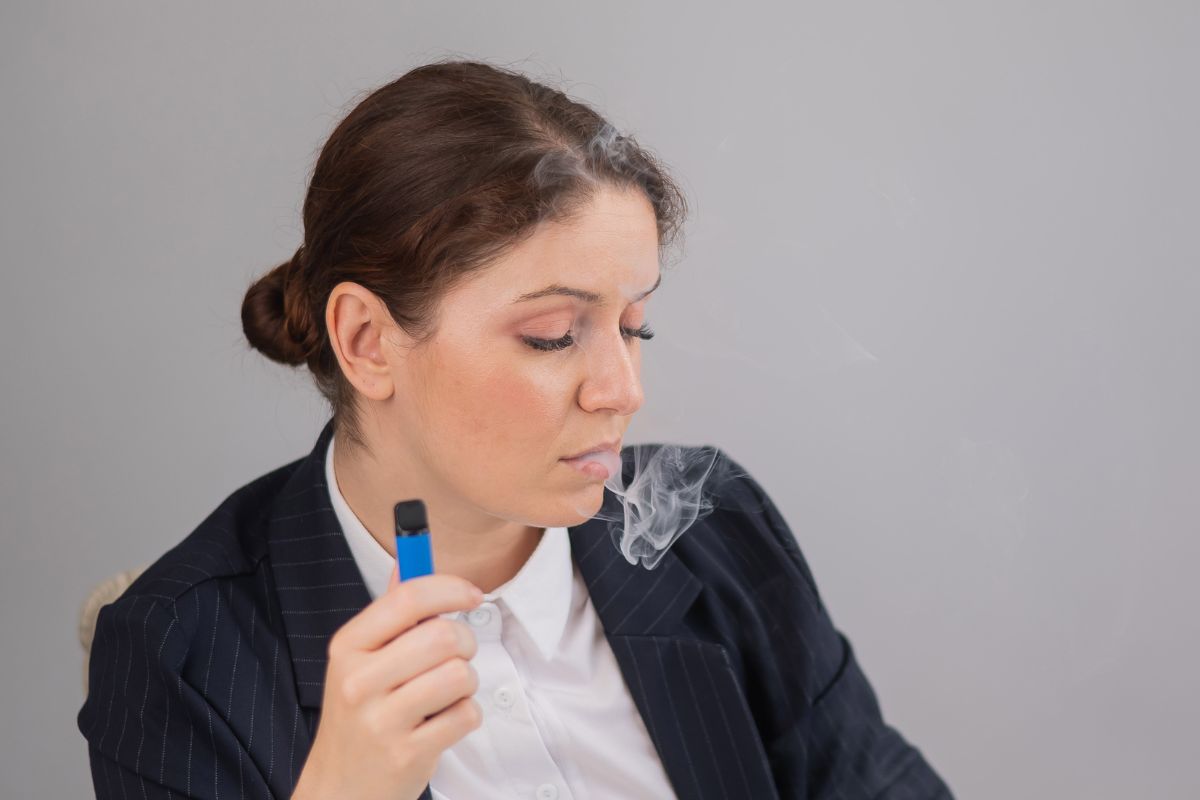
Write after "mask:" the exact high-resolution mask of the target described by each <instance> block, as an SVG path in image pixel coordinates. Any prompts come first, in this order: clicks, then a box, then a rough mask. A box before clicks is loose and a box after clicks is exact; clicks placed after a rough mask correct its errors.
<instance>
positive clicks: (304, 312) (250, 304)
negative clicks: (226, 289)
mask: <svg viewBox="0 0 1200 800" xmlns="http://www.w3.org/2000/svg"><path fill="white" fill-rule="evenodd" d="M303 256H304V247H303V245H301V247H300V248H299V249H297V250H296V254H295V255H294V256H292V257H291V258H290V259H288V260H287V261H284V262H283V263H282V264H280V265H278V266H277V267H275V268H274V269H272V270H271V271H270V272H268V273H267V274H266V275H263V276H262V277H261V278H259V279H258V280H257V281H255V282H254V283H253V284H251V286H250V288H249V289H248V290H247V291H246V297H245V298H244V299H243V300H242V331H243V333H245V335H246V339H247V340H248V341H249V342H250V345H251V346H252V347H254V349H256V350H258V351H260V352H261V353H263V355H265V356H266V357H267V358H269V359H271V360H272V361H278V362H279V363H281V364H288V365H291V366H296V365H299V364H303V363H305V362H306V361H308V360H309V358H311V357H312V355H313V353H315V352H316V351H317V349H318V347H319V346H320V344H321V339H320V331H319V330H318V329H317V327H316V325H315V324H314V321H313V314H312V309H311V307H310V306H311V304H310V302H309V296H308V290H307V286H306V285H305V282H304V268H303V267H304V265H303Z"/></svg>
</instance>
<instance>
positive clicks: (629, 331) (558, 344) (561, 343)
mask: <svg viewBox="0 0 1200 800" xmlns="http://www.w3.org/2000/svg"><path fill="white" fill-rule="evenodd" d="M621 335H622V336H624V337H625V338H627V339H633V338H635V337H636V338H638V339H653V338H654V331H652V330H650V328H649V327H647V326H646V325H644V324H643V325H642V327H640V328H624V327H623V328H621ZM521 338H522V339H523V340H524V341H525V344H527V345H529V346H530V347H532V348H533V349H534V350H541V351H544V352H550V351H553V350H563V349H565V348H567V347H570V346H571V345H573V344H575V337H574V336H572V335H571V334H570V333H568V334H567V335H566V336H564V337H562V338H561V339H535V338H534V337H532V336H522V337H521Z"/></svg>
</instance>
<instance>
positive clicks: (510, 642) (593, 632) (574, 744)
mask: <svg viewBox="0 0 1200 800" xmlns="http://www.w3.org/2000/svg"><path fill="white" fill-rule="evenodd" d="M335 440H336V437H333V438H331V439H330V444H329V448H328V450H327V452H326V456H325V478H326V481H327V482H328V484H329V494H330V500H331V501H332V503H333V508H334V511H335V512H336V513H337V517H338V521H339V523H340V524H341V527H342V531H343V532H344V533H345V536H346V543H347V544H348V545H349V546H350V552H351V554H352V555H353V556H354V560H355V562H356V563H357V565H358V568H359V571H360V572H361V573H362V576H363V581H364V583H366V586H367V592H368V593H369V594H370V596H371V598H372V599H374V598H376V597H378V596H379V595H381V594H383V593H384V592H385V591H386V590H387V585H388V580H389V578H390V577H391V572H392V570H393V568H394V567H393V565H394V564H395V562H394V560H393V558H392V556H391V555H390V554H389V553H388V552H387V550H385V549H384V548H383V546H382V545H380V544H379V542H377V541H376V540H375V538H374V537H373V536H371V534H370V532H369V531H367V529H366V527H365V526H364V525H363V524H362V522H361V521H360V520H359V519H358V517H357V516H355V515H354V512H353V511H351V509H350V506H349V505H348V504H347V503H346V499H345V498H344V497H343V496H342V493H341V490H340V489H339V488H338V484H337V480H336V479H335V477H334V471H333V447H334V441H335ZM433 535H436V533H434V534H433ZM436 566H437V565H436V564H435V565H434V567H435V569H436ZM440 616H443V617H451V618H454V619H462V620H464V621H465V622H466V623H467V624H468V625H470V627H471V629H472V630H473V631H474V633H475V638H476V641H477V642H478V645H479V647H478V650H477V651H476V653H475V656H474V658H472V659H471V663H472V664H473V665H474V667H475V670H476V672H477V673H478V675H479V690H478V691H477V692H476V693H475V699H476V700H477V701H478V702H479V704H480V705H481V706H482V708H483V725H481V726H480V727H479V728H477V729H476V730H473V731H471V732H470V733H469V734H467V735H466V736H465V737H463V738H462V739H460V740H459V741H458V742H456V743H455V744H454V745H453V746H451V747H450V748H449V749H447V750H445V751H443V753H442V756H441V758H440V759H439V760H438V766H437V770H436V771H435V772H434V775H433V777H432V778H431V780H430V781H429V785H430V790H431V793H432V795H433V798H434V800H500V799H501V798H503V800H517V799H518V798H519V799H520V800H633V799H634V798H648V799H649V798H653V800H662V799H663V798H673V797H675V793H674V791H673V790H672V788H671V784H670V782H669V780H668V778H667V775H666V772H665V771H664V770H663V766H662V762H661V761H660V760H659V756H658V753H657V751H656V750H655V749H654V743H653V742H652V741H651V739H650V735H649V734H648V733H647V731H646V726H645V723H644V722H643V720H642V716H641V714H640V713H639V712H638V710H637V706H636V705H635V704H634V702H633V698H632V696H630V694H629V689H628V687H627V686H626V685H625V680H624V678H623V677H622V675H621V670H620V667H619V666H618V664H617V661H616V658H615V657H614V656H613V653H612V648H611V647H609V644H608V640H607V639H606V638H605V635H604V629H603V627H602V625H601V623H600V619H599V617H598V616H597V615H596V611H595V608H594V607H593V606H592V602H591V597H590V596H589V594H588V591H587V585H586V584H585V583H584V582H583V577H582V576H581V575H580V574H579V569H578V568H577V567H576V566H575V562H574V560H573V559H572V558H571V547H570V541H569V539H568V532H567V529H566V528H546V530H545V532H544V533H543V534H542V538H541V541H540V542H539V543H538V546H537V548H536V549H535V550H534V551H533V554H532V555H530V557H529V559H528V560H527V561H526V562H525V564H524V565H522V567H521V569H520V570H519V571H518V572H517V574H516V575H514V576H513V577H512V579H511V580H509V581H508V582H507V583H505V584H504V585H502V586H500V587H499V588H497V589H496V590H495V591H493V592H490V593H487V594H485V595H484V600H483V602H482V603H480V604H479V606H478V607H477V608H475V609H473V610H472V611H471V612H470V613H467V614H464V613H462V612H448V613H445V614H441V615H440Z"/></svg>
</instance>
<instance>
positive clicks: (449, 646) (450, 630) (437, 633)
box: [433, 619, 459, 653]
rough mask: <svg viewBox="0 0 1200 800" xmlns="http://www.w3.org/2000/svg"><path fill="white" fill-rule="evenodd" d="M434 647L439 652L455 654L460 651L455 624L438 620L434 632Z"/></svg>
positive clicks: (445, 620) (446, 620)
mask: <svg viewBox="0 0 1200 800" xmlns="http://www.w3.org/2000/svg"><path fill="white" fill-rule="evenodd" d="M433 639H434V646H435V647H437V649H438V651H439V652H442V653H453V652H456V651H457V650H458V642H459V633H458V628H457V627H456V626H455V624H454V622H452V621H451V620H448V619H438V620H437V621H436V623H435V630H434V631H433Z"/></svg>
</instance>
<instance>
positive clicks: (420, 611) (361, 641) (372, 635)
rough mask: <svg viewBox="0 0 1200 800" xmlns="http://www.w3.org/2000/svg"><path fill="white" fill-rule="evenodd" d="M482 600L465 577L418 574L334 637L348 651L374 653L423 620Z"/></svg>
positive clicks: (464, 608)
mask: <svg viewBox="0 0 1200 800" xmlns="http://www.w3.org/2000/svg"><path fill="white" fill-rule="evenodd" d="M482 598H483V593H482V592H480V591H479V589H478V588H477V587H476V586H475V585H474V584H472V583H471V582H470V581H468V580H466V579H465V578H460V577H458V576H457V575H449V574H436V573H435V574H432V575H422V576H420V577H418V578H411V579H409V580H406V581H403V582H402V583H398V584H396V585H393V586H392V587H391V588H390V589H389V590H388V591H387V592H385V593H383V594H381V595H380V596H379V597H377V598H375V600H373V601H372V602H371V603H370V604H369V605H368V606H367V607H366V608H364V609H363V610H362V611H360V612H359V613H358V614H356V615H355V616H353V617H352V618H351V619H350V621H349V622H347V623H346V624H345V625H343V626H342V627H341V628H340V629H339V630H338V632H337V633H336V634H335V636H337V638H338V639H339V640H340V641H341V642H342V643H343V644H345V645H347V646H349V647H350V648H352V649H355V650H376V649H378V648H380V647H382V646H383V645H385V644H387V643H388V642H390V641H391V640H392V639H395V638H396V637H397V636H399V635H400V634H401V633H403V632H404V631H406V630H408V629H409V628H411V627H412V626H414V625H416V624H417V623H419V622H421V621H422V620H424V619H427V618H429V617H433V616H437V615H438V614H442V613H445V612H448V611H467V610H470V609H472V608H474V607H475V606H477V605H479V603H480V601H481V600H482Z"/></svg>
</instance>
